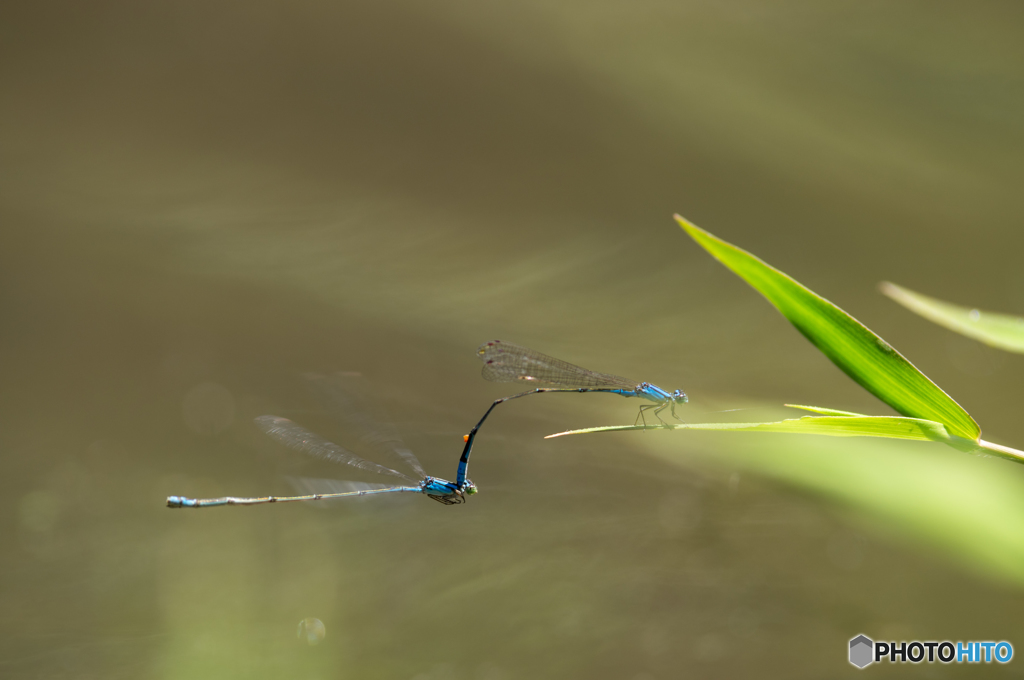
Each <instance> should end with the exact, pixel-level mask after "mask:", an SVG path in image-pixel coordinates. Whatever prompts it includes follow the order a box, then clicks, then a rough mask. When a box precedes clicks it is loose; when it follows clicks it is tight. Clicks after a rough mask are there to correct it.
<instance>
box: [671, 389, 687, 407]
mask: <svg viewBox="0 0 1024 680" xmlns="http://www.w3.org/2000/svg"><path fill="white" fill-rule="evenodd" d="M672 401H674V402H675V403H677V404H685V403H686V402H688V401H690V400H689V399H688V398H687V397H686V393H685V392H683V391H682V390H676V391H675V392H673V393H672Z"/></svg>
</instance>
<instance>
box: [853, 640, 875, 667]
mask: <svg viewBox="0 0 1024 680" xmlns="http://www.w3.org/2000/svg"><path fill="white" fill-rule="evenodd" d="M874 651H875V643H874V641H873V640H872V639H871V638H869V637H867V636H866V635H858V636H857V637H855V638H853V639H852V640H850V663H852V664H853V665H854V666H856V667H857V668H864V666H867V665H868V664H869V663H871V662H872V661H874V660H875V658H874V657H875V655H874Z"/></svg>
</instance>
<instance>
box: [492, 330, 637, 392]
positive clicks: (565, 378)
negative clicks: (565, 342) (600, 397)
mask: <svg viewBox="0 0 1024 680" xmlns="http://www.w3.org/2000/svg"><path fill="white" fill-rule="evenodd" d="M477 355H478V356H479V357H480V359H481V360H483V362H484V367H483V370H482V371H481V373H482V374H483V376H484V379H485V380H490V381H492V382H518V381H523V382H538V383H548V384H550V385H563V386H565V387H612V388H616V389H626V390H632V389H634V388H636V386H637V385H638V383H637V382H635V381H633V380H629V379H627V378H623V377H621V376H618V375H611V374H609V373H597V372H596V371H591V370H588V369H586V368H583V367H581V366H576V365H575V364H570V363H569V362H568V361H562V360H561V359H555V358H554V357H549V356H548V355H546V354H541V353H540V352H537V351H535V350H532V349H530V348H529V347H523V346H522V345H517V344H515V343H512V342H503V341H501V340H494V341H492V342H488V343H485V344H483V345H481V346H480V348H479V349H478V350H477Z"/></svg>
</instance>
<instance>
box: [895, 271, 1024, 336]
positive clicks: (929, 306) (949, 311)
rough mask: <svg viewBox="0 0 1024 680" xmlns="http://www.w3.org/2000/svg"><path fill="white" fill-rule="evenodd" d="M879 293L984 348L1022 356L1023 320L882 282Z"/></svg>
mask: <svg viewBox="0 0 1024 680" xmlns="http://www.w3.org/2000/svg"><path fill="white" fill-rule="evenodd" d="M879 288H881V290H882V292H883V293H885V294H886V295H888V296H889V297H891V298H892V299H893V300H895V301H896V302H898V303H900V304H901V305H903V306H904V307H906V308H907V309H909V310H910V311H912V312H916V313H918V314H920V315H921V316H923V317H924V318H926V319H928V320H929V321H934V322H935V323H937V324H939V325H940V326H945V327H946V328H948V329H949V330H951V331H955V332H957V333H960V334H961V335H966V336H967V337H969V338H974V339H975V340H979V341H981V342H983V343H985V344H986V345H991V346H992V347H998V348H999V349H1005V350H1006V351H1007V352H1019V353H1021V354H1024V318H1022V317H1019V316H1012V315H1010V314H997V313H995V312H983V311H981V310H978V309H973V308H969V307H961V306H960V305H954V304H953V303H951V302H944V301H942V300H937V299H935V298H933V297H928V296H927V295H921V294H920V293H915V292H914V291H912V290H908V289H906V288H903V287H902V286H897V285H896V284H895V283H889V282H888V281H883V282H882V283H881V285H880V286H879Z"/></svg>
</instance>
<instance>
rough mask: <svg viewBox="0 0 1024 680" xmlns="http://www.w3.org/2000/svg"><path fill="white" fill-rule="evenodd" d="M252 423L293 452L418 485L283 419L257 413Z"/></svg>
mask: <svg viewBox="0 0 1024 680" xmlns="http://www.w3.org/2000/svg"><path fill="white" fill-rule="evenodd" d="M255 422H256V426H257V427H258V428H260V429H261V430H263V432H265V433H266V434H268V435H270V436H271V437H272V438H274V439H276V440H277V441H279V442H280V443H282V444H284V445H285V446H287V447H288V448H290V449H294V450H295V451H301V452H302V453H305V454H306V455H309V456H313V457H314V458H320V459H323V460H329V461H331V462H334V463H344V464H345V465H351V466H353V467H357V468H359V469H361V470H369V471H370V472H376V473H377V474H379V475H389V476H391V477H398V478H399V479H403V480H405V481H407V482H411V483H413V484H419V481H420V480H416V479H412V478H411V477H409V476H407V475H403V474H402V473H401V472H399V471H398V470H392V469H391V468H389V467H385V466H383V465H380V464H378V463H372V462H370V461H368V460H366V459H365V458H360V457H359V456H357V455H356V454H354V453H352V452H351V451H348V450H346V449H343V448H341V447H340V446H338V445H337V444H333V443H331V442H329V441H327V440H326V439H324V438H323V437H321V436H319V435H316V434H313V433H312V432H310V431H309V430H307V429H305V428H303V427H299V426H298V425H296V424H295V423H293V422H292V421H290V420H288V419H287V418H279V417H277V416H260V417H259V418H257V419H256V421H255Z"/></svg>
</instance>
